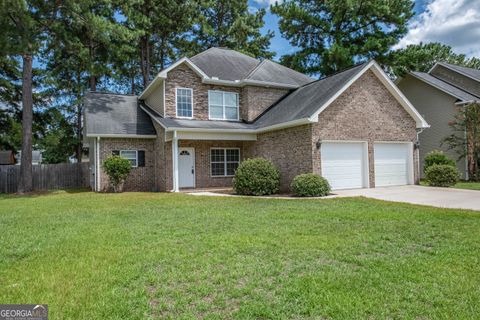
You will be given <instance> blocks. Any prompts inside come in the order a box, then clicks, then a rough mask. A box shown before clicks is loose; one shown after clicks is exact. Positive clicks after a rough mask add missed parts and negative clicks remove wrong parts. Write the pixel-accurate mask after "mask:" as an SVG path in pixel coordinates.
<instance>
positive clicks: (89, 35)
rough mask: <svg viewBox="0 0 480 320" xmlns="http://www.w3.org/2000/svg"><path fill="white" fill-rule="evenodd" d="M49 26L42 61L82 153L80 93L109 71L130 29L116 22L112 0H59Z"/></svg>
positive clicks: (93, 88) (98, 82)
mask: <svg viewBox="0 0 480 320" xmlns="http://www.w3.org/2000/svg"><path fill="white" fill-rule="evenodd" d="M56 9H57V10H56V11H55V20H54V21H53V23H52V25H51V26H50V28H51V30H52V33H54V34H55V37H52V38H49V39H48V43H47V44H48V45H47V48H46V51H45V53H44V63H45V65H46V69H47V72H48V75H49V80H50V82H49V84H50V86H51V87H52V88H54V93H55V94H56V98H57V107H59V108H62V109H63V110H64V112H66V113H67V114H69V115H71V116H70V119H71V121H72V122H73V123H74V124H75V133H76V150H75V154H76V158H77V160H78V161H80V160H81V158H82V154H83V136H82V132H83V122H82V113H83V103H82V101H83V94H84V93H85V91H87V90H91V91H96V90H97V87H98V86H99V85H100V86H101V85H103V84H104V82H105V81H107V78H108V77H110V76H111V75H112V63H113V61H112V60H113V59H112V57H113V56H114V55H117V52H119V51H121V45H122V44H123V43H125V42H128V41H129V40H131V34H130V31H129V30H128V29H127V28H125V27H124V26H123V25H122V24H120V23H118V21H117V19H116V17H115V15H116V14H117V13H118V11H119V7H118V5H117V4H116V1H113V0H82V1H77V0H63V1H62V5H61V6H58V7H57V8H56Z"/></svg>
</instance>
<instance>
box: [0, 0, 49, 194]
mask: <svg viewBox="0 0 480 320" xmlns="http://www.w3.org/2000/svg"><path fill="white" fill-rule="evenodd" d="M51 5H52V4H51V3H48V2H44V1H40V0H3V1H1V2H0V15H1V16H2V19H0V30H2V32H1V33H0V52H1V55H0V56H2V57H4V58H5V57H7V56H10V57H12V56H13V57H18V58H19V59H21V60H22V80H21V83H22V91H21V92H22V159H21V161H22V163H21V166H20V183H19V186H18V190H19V192H20V193H23V192H30V191H32V189H33V180H32V122H33V91H32V83H33V59H34V57H35V55H36V54H37V53H38V51H39V50H40V48H41V46H42V44H43V38H44V36H45V32H46V30H47V29H48V21H49V17H51V15H50V14H49V13H51V7H49V6H51Z"/></svg>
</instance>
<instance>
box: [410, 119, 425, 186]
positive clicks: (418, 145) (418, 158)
mask: <svg viewBox="0 0 480 320" xmlns="http://www.w3.org/2000/svg"><path fill="white" fill-rule="evenodd" d="M423 130H425V128H419V129H417V130H416V131H417V140H416V141H415V149H416V150H415V152H416V153H417V161H418V163H417V172H418V181H419V182H420V177H421V176H422V172H421V171H420V137H419V135H420V133H422V132H423ZM413 180H414V181H413V183H415V178H414V179H413Z"/></svg>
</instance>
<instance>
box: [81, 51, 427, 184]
mask: <svg viewBox="0 0 480 320" xmlns="http://www.w3.org/2000/svg"><path fill="white" fill-rule="evenodd" d="M426 127H428V124H427V123H426V122H425V120H424V119H423V118H422V117H421V116H420V115H419V113H418V112H417V111H416V110H415V108H414V107H413V106H412V105H411V104H410V103H409V102H408V100H407V99H406V98H405V97H404V96H403V94H402V93H401V92H400V90H398V88H397V87H396V86H395V85H394V84H393V83H392V82H391V81H390V79H389V78H388V77H387V76H386V75H385V73H384V72H383V71H382V69H381V68H380V67H379V66H378V65H377V63H375V62H374V61H370V62H367V63H364V64H361V65H357V66H354V67H352V68H350V69H348V70H345V71H344V72H340V73H337V74H335V75H332V76H330V77H327V78H324V79H320V80H317V81H314V80H313V79H312V78H310V77H308V76H306V75H304V74H301V73H298V72H296V71H294V70H291V69H288V68H286V67H283V66H281V65H279V64H277V63H275V62H272V61H269V60H264V61H259V60H256V59H254V58H251V57H248V56H246V55H244V54H241V53H239V52H236V51H233V50H228V49H222V48H211V49H209V50H206V51H204V52H202V53H200V54H198V55H196V56H194V57H192V58H183V59H181V60H179V61H177V62H176V63H174V64H172V65H171V66H170V67H168V68H166V69H165V70H162V71H161V72H160V73H159V74H158V75H157V76H156V77H155V78H154V79H153V81H152V82H151V83H150V85H149V86H148V87H147V88H146V89H145V91H143V93H142V94H141V95H140V96H138V97H137V96H128V95H117V94H106V93H94V92H91V93H89V94H88V95H87V96H86V98H85V137H86V139H87V140H88V143H89V145H90V161H91V162H90V163H91V164H92V187H93V188H94V189H95V190H98V191H101V190H105V189H106V188H107V186H108V178H107V176H106V175H105V174H104V173H103V171H102V169H101V163H102V162H103V161H104V160H105V159H106V158H107V157H108V156H110V155H112V154H119V155H121V156H123V157H125V158H127V159H129V160H130V161H131V163H132V166H133V170H132V172H131V174H130V176H129V177H128V178H127V181H126V182H125V189H126V190H147V191H149V190H159V191H179V190H180V189H181V188H208V187H229V186H231V184H232V177H233V175H234V173H235V169H236V168H237V167H238V165H239V163H240V162H241V161H242V160H244V159H247V158H252V157H264V158H267V159H269V160H271V161H272V162H273V163H274V164H275V165H276V166H277V167H278V168H279V170H280V172H281V188H282V190H288V188H289V185H290V183H291V181H292V179H293V178H294V177H295V176H296V175H298V174H301V173H306V172H315V173H318V174H321V175H323V176H325V177H326V178H327V179H328V180H329V181H330V183H331V185H332V187H333V188H334V189H342V188H362V187H375V186H387V185H402V184H413V183H416V182H417V181H418V177H419V175H418V162H417V157H418V152H417V151H416V149H415V146H416V142H417V130H420V129H423V128H426ZM97 173H98V174H97Z"/></svg>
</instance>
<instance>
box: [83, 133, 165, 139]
mask: <svg viewBox="0 0 480 320" xmlns="http://www.w3.org/2000/svg"><path fill="white" fill-rule="evenodd" d="M86 137H87V138H97V137H99V138H133V139H155V138H156V137H157V136H156V135H146V134H143V135H142V134H96V133H92V134H87V135H86Z"/></svg>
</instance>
